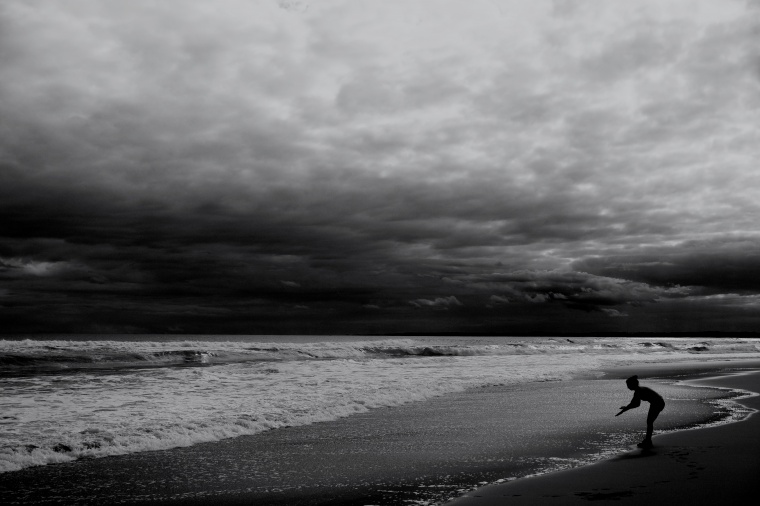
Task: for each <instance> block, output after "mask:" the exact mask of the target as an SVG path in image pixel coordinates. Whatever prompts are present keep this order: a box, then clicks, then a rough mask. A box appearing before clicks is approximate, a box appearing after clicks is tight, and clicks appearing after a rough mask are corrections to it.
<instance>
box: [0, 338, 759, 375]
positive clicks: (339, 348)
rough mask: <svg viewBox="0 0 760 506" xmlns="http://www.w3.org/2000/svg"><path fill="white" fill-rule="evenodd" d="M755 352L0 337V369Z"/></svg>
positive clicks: (673, 344) (644, 343) (748, 348)
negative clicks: (21, 338) (620, 353)
mask: <svg viewBox="0 0 760 506" xmlns="http://www.w3.org/2000/svg"><path fill="white" fill-rule="evenodd" d="M677 351H685V352H689V353H711V354H716V353H717V354H721V353H757V352H759V351H760V339H725V338H716V339H713V340H704V339H700V340H696V339H692V340H689V339H682V338H673V339H669V340H657V341H651V340H645V339H621V338H607V339H599V338H595V339H591V338H588V339H584V338H576V339H573V340H570V339H537V338H526V339H525V340H524V341H519V340H517V341H516V340H511V341H509V342H504V343H501V344H485V345H484V344H468V343H467V342H466V338H462V339H461V340H460V342H459V343H457V344H432V343H431V344H420V343H419V342H418V341H417V340H414V339H388V340H379V341H358V342H317V343H278V344H277V345H272V344H271V343H246V342H238V341H229V342H202V341H201V342H196V341H188V342H179V343H177V342H129V341H84V342H82V341H36V340H22V341H13V340H0V376H9V375H10V376H14V375H18V374H39V373H66V372H77V371H81V370H88V369H106V370H119V369H128V368H145V367H188V366H211V365H223V364H233V363H246V362H282V361H290V360H330V359H333V360H338V359H363V358H364V359H382V358H403V357H408V358H419V357H445V356H487V355H535V354H576V353H590V354H613V353H619V352H626V353H637V354H642V353H653V354H654V353H658V352H677Z"/></svg>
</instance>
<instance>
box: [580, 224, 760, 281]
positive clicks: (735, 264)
mask: <svg viewBox="0 0 760 506" xmlns="http://www.w3.org/2000/svg"><path fill="white" fill-rule="evenodd" d="M758 251H760V242H758V239H757V238H749V237H748V238H731V237H722V238H720V240H712V241H686V242H684V243H682V244H679V245H678V246H675V247H659V248H646V249H644V250H643V251H640V252H633V253H625V254H617V255H608V256H606V257H604V258H587V259H583V260H580V261H578V262H575V263H574V264H573V268H574V269H577V270H581V271H585V272H589V273H593V274H597V275H603V276H616V277H624V278H626V279H631V280H637V281H640V282H644V283H651V284H655V285H661V286H674V285H681V286H688V287H693V289H694V290H695V291H699V292H701V293H705V294H715V293H745V294H749V293H759V292H760V257H758V254H757V253H758Z"/></svg>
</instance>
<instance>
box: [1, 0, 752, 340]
mask: <svg viewBox="0 0 760 506" xmlns="http://www.w3.org/2000/svg"><path fill="white" fill-rule="evenodd" d="M759 30H760V11H758V10H757V8H756V7H754V6H753V4H752V3H747V2H743V1H738V0H737V1H733V0H725V1H719V2H715V1H691V0H690V1H642V2H635V3H631V4H630V5H628V4H626V5H623V4H621V3H619V2H606V1H601V0H597V1H592V2H573V1H554V2H550V1H545V2H526V1H513V2H487V1H483V2H441V1H415V2H400V3H397V2H353V1H323V2H319V1H316V0H315V1H313V2H307V1H302V2H294V1H290V2H285V1H281V2H274V1H272V2H267V3H265V2H256V3H251V2H243V1H227V0H225V1H221V2H214V3H213V4H209V5H188V4H187V2H179V1H164V2H158V3H157V2H148V1H144V2H143V1H135V2H128V3H124V2H115V3H114V2H108V3H103V2H98V1H94V0H92V1H90V0H73V1H71V2H65V3H60V2H53V1H47V2H46V1H43V2H32V3H30V2H24V1H20V0H19V1H16V0H11V1H7V2H4V3H3V5H2V6H0V48H2V49H0V209H1V210H2V216H3V219H2V223H1V224H0V282H1V283H2V285H1V286H2V290H1V291H0V319H1V320H2V321H3V323H4V325H3V326H4V328H6V329H8V331H72V332H73V331H113V332H120V331H127V332H133V331H134V332H139V331H151V332H165V331H185V332H195V331H198V332H244V333H260V332H373V333H374V332H377V333H382V332H403V331H421V330H424V331H433V332H435V331H441V332H443V331H463V332H476V331H478V332H480V331H483V332H504V333H512V332H527V331H534V330H535V331H546V332H559V331H575V330H580V331H597V330H598V331H613V330H630V331H639V330H653V331H658V330H662V331H670V330H686V331H689V330H700V329H705V328H707V327H709V329H710V330H721V329H722V328H724V327H730V328H732V329H733V330H737V329H738V330H741V329H752V328H754V326H756V325H757V323H758V321H757V318H756V317H754V316H752V314H751V312H750V311H748V308H751V307H753V306H754V304H755V303H756V300H755V299H754V295H755V294H756V293H757V292H758V290H759V289H760V275H759V274H758V272H759V271H758V262H757V260H756V258H755V256H756V255H755V254H754V252H756V251H757V246H758V241H759V240H760V234H759V233H758V228H757V225H756V223H757V217H758V214H759V213H758V198H757V190H756V188H759V187H760V173H758V172H757V171H756V170H755V164H756V163H755V162H756V160H757V159H760V147H759V146H760V127H758V125H759V124H760V123H758V121H757V117H758V116H757V114H758V111H760V45H759V44H758V42H757V41H758V40H760V39H758V37H757V35H758V33H759ZM442 309H445V310H442ZM579 310H580V311H579ZM624 315H637V316H639V317H638V318H615V317H617V316H624Z"/></svg>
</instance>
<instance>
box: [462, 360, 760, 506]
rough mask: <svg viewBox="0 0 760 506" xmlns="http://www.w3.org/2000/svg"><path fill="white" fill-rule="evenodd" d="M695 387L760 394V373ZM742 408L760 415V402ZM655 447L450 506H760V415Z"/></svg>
mask: <svg viewBox="0 0 760 506" xmlns="http://www.w3.org/2000/svg"><path fill="white" fill-rule="evenodd" d="M690 383H692V384H695V385H702V386H718V387H724V388H739V389H743V390H748V391H752V392H760V372H748V373H739V374H732V375H723V376H719V377H714V378H709V379H700V380H693V381H690ZM737 402H739V403H740V404H742V405H744V406H746V407H747V408H751V409H754V410H760V396H754V397H750V398H745V399H741V400H739V401H737ZM653 440H654V444H655V447H654V448H652V449H648V450H641V449H638V448H636V449H633V450H631V451H629V452H627V453H623V454H621V455H619V456H617V457H615V458H612V459H608V460H605V461H602V462H599V463H597V464H593V465H589V466H584V467H581V468H577V469H572V470H567V471H561V472H556V473H550V474H546V475H542V476H537V477H532V478H524V479H518V480H514V481H511V482H508V483H504V484H499V485H491V486H488V487H483V488H481V489H477V490H475V491H472V492H470V493H468V494H466V495H465V496H464V497H461V498H459V499H457V500H454V501H452V502H450V503H449V505H450V506H495V505H500V506H512V505H514V506H519V505H533V506H545V505H565V504H588V502H589V501H593V503H594V504H618V505H648V506H651V505H653V504H654V505H660V504H689V505H715V504H731V505H739V504H754V503H755V501H756V500H757V499H756V494H757V478H758V476H760V415H757V414H754V415H750V416H749V418H747V419H745V420H744V421H741V422H737V423H730V424H726V425H719V426H715V427H709V428H702V429H692V430H684V431H679V432H675V433H670V434H664V435H660V436H655V437H654V439H653Z"/></svg>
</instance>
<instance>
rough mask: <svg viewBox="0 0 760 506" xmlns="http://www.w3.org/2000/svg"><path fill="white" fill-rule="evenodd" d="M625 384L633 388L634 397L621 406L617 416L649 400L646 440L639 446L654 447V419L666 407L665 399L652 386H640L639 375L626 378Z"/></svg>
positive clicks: (630, 388)
mask: <svg viewBox="0 0 760 506" xmlns="http://www.w3.org/2000/svg"><path fill="white" fill-rule="evenodd" d="M625 384H626V385H627V386H628V389H629V390H633V399H631V402H630V403H629V404H628V405H627V406H621V407H620V410H621V411H620V413H618V414H617V415H615V416H618V415H621V414H623V413H625V412H626V411H628V410H629V409H633V408H638V407H639V406H640V405H641V401H647V402H648V403H649V414H648V415H647V435H646V437H645V438H644V441H642V442H641V443H639V444H638V445H637V446H638V447H639V448H651V447H652V432H653V431H654V421H655V420H656V419H657V415H659V414H660V411H662V410H663V409H665V401H664V400H663V399H662V397H660V394H658V393H657V392H655V391H654V390H652V389H651V388H647V387H641V386H639V377H638V376H631V377H630V378H628V379H627V380H625Z"/></svg>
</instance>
